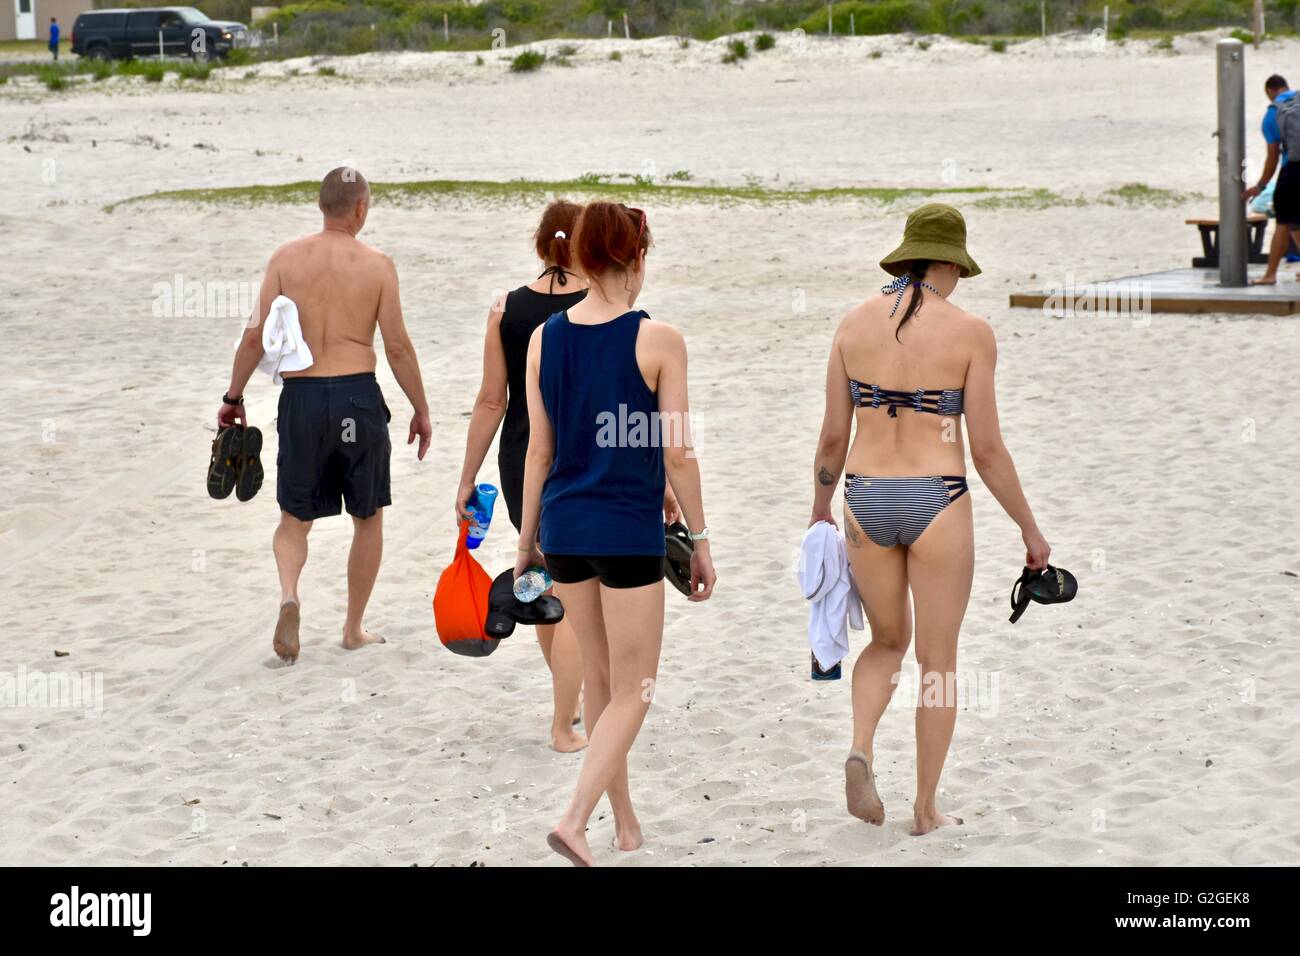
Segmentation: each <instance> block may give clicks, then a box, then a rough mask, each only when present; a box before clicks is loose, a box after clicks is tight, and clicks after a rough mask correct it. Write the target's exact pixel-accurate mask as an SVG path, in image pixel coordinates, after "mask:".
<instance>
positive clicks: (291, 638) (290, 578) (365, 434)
mask: <svg viewBox="0 0 1300 956" xmlns="http://www.w3.org/2000/svg"><path fill="white" fill-rule="evenodd" d="M320 210H321V213H322V214H323V215H324V217H325V221H324V225H323V227H322V228H321V231H320V232H318V233H315V234H314V235H310V236H303V237H302V238H301V239H295V240H293V241H292V242H289V243H286V244H285V245H283V246H281V247H280V248H279V249H277V250H276V251H275V253H274V254H273V255H272V256H271V261H270V262H269V263H268V264H267V267H266V278H265V279H264V280H263V281H262V291H261V295H260V296H259V298H258V313H257V315H256V316H254V317H253V319H252V320H250V325H249V327H248V328H247V329H245V331H244V336H243V339H242V340H241V341H240V343H239V347H238V349H237V350H236V352H235V365H234V370H233V371H232V372H231V374H230V389H229V390H228V391H227V392H226V394H225V395H224V396H222V405H221V410H220V411H218V412H217V425H218V427H219V428H224V427H226V426H229V425H233V424H235V423H236V422H238V423H240V424H246V418H245V412H244V400H243V395H244V386H245V385H246V384H247V383H248V379H249V376H250V375H252V374H253V370H254V369H256V368H257V363H258V361H259V360H260V359H261V358H262V354H263V351H264V350H263V348H262V329H261V323H262V320H263V319H264V317H265V316H266V315H267V314H268V312H269V311H270V308H271V303H272V302H273V301H274V299H275V297H276V296H278V295H285V296H288V297H289V298H290V299H292V300H293V302H294V303H295V304H296V305H297V307H298V316H299V321H300V323H301V325H302V332H303V338H304V339H305V340H306V342H307V346H308V347H309V348H310V349H311V354H312V357H313V359H314V361H313V364H312V365H311V366H309V367H308V368H306V369H303V370H302V371H299V372H285V373H283V375H284V388H283V390H282V391H281V393H280V407H279V419H278V434H279V436H280V454H279V461H278V467H277V478H276V500H277V501H278V502H279V505H280V526H279V527H278V528H276V531H275V538H274V549H275V564H276V567H277V569H278V570H279V573H280V592H281V597H280V619H279V621H278V622H277V624H276V627H275V639H274V641H273V647H274V648H275V653H276V655H277V656H278V657H279V658H280V659H281V660H282V661H284V662H285V663H286V664H292V663H294V661H296V660H297V659H298V623H299V601H298V577H299V575H300V574H301V573H302V568H303V565H304V564H306V563H307V533H308V532H309V531H311V526H312V522H313V521H315V520H316V519H317V518H324V517H326V516H329V515H336V514H338V513H339V511H340V509H341V507H342V505H343V504H345V503H346V505H347V510H348V514H350V515H351V516H352V527H353V534H352V550H351V552H350V554H349V555H348V610H347V619H346V620H345V621H344V624H343V646H344V647H346V648H348V649H349V650H355V649H356V648H358V647H363V646H365V645H366V644H373V643H383V640H384V639H383V638H382V637H380V636H379V635H377V634H371V633H369V632H368V631H366V629H365V628H364V627H362V626H361V617H362V615H363V614H364V613H365V609H366V602H367V601H369V600H370V592H371V590H372V589H373V588H374V585H375V578H376V576H377V575H378V574H379V561H380V557H381V555H382V553H383V540H384V539H383V514H384V513H383V509H384V508H386V507H387V506H388V505H389V504H391V503H392V499H391V498H390V496H389V475H388V459H389V456H390V454H391V452H392V444H391V443H390V442H389V440H388V420H389V418H391V417H392V416H391V415H390V414H389V411H388V406H387V405H386V404H385V403H384V398H383V395H381V394H380V391H379V384H378V383H377V382H376V381H375V364H376V358H375V328H376V327H378V328H379V330H380V332H382V333H383V336H384V353H385V355H386V356H387V358H388V364H389V366H390V367H391V368H392V370H393V375H394V377H395V378H396V379H397V384H398V385H400V386H401V388H402V391H403V392H405V393H406V397H407V398H408V399H409V400H410V402H411V407H412V409H413V410H414V414H413V415H412V416H411V428H410V432H409V434H408V437H407V440H406V443H407V444H408V445H409V444H411V443H412V442H414V441H415V440H416V439H417V438H418V439H419V440H420V444H419V450H418V452H417V456H418V457H419V459H420V460H421V461H423V460H424V453H425V452H426V451H428V449H429V442H430V440H431V439H432V436H433V426H432V424H431V423H430V421H429V405H428V403H427V402H426V401H425V397H424V384H423V382H422V381H421V379H420V365H419V362H418V361H417V360H416V357H415V347H414V346H413V345H412V344H411V339H410V336H409V335H407V332H406V325H405V323H404V322H403V321H402V304H401V299H400V298H399V296H398V290H397V270H396V269H395V268H394V267H393V262H392V260H391V259H389V258H388V256H386V255H384V254H383V253H381V252H379V251H377V250H375V249H372V248H370V247H369V246H367V245H365V244H364V243H362V242H359V241H358V240H357V233H359V232H360V231H361V228H362V227H363V226H364V225H365V223H366V214H367V213H368V212H369V211H370V186H369V185H368V184H367V183H366V180H365V178H364V177H363V176H362V175H361V174H360V173H359V172H357V171H356V170H354V169H349V168H347V167H340V168H338V169H335V170H333V171H332V172H331V173H330V174H329V175H328V176H326V177H325V179H324V180H323V181H322V182H321V187H320Z"/></svg>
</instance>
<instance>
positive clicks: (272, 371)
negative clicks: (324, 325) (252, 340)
mask: <svg viewBox="0 0 1300 956" xmlns="http://www.w3.org/2000/svg"><path fill="white" fill-rule="evenodd" d="M235 345H236V346H238V345H239V343H238V342H236V343H235ZM262 348H263V349H265V352H264V353H263V355H262V360H261V361H260V362H258V363H257V367H258V368H259V369H260V370H261V371H263V372H265V373H266V374H267V375H269V376H271V380H272V381H274V382H275V384H276V385H279V384H281V383H282V382H283V381H284V377H283V376H282V375H281V374H280V373H281V372H301V371H302V370H303V369H305V368H310V367H311V364H312V362H314V361H315V359H314V358H312V354H311V349H310V348H308V347H307V340H306V339H305V338H303V334H302V325H301V324H299V322H298V306H297V305H295V304H294V301H293V299H291V298H289V297H288V296H287V295H277V296H276V297H275V301H273V302H272V303H271V309H270V311H269V312H267V314H266V321H265V322H263V323H262Z"/></svg>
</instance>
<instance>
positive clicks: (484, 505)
mask: <svg viewBox="0 0 1300 956" xmlns="http://www.w3.org/2000/svg"><path fill="white" fill-rule="evenodd" d="M496 500H497V490H496V487H495V486H494V485H489V484H486V483H485V484H481V485H477V486H475V488H474V493H473V494H472V495H470V496H469V502H468V503H467V504H466V505H465V508H466V510H468V511H469V512H470V519H469V534H468V535H467V536H466V538H465V544H466V546H467V547H468V548H469V549H470V550H471V551H473V550H474V549H475V548H477V547H478V546H479V545H480V544H482V543H483V539H484V538H485V537H487V533H488V525H490V524H491V523H492V506H493V505H495V504H496Z"/></svg>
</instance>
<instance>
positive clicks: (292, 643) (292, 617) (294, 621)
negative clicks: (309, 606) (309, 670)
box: [271, 601, 302, 664]
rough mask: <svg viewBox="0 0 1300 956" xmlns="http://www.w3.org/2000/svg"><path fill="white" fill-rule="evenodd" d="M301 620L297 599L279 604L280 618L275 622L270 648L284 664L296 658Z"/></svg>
mask: <svg viewBox="0 0 1300 956" xmlns="http://www.w3.org/2000/svg"><path fill="white" fill-rule="evenodd" d="M301 621H302V615H301V613H300V611H299V608H298V602H297V601H285V602H284V603H283V604H281V605H280V619H279V620H278V621H276V622H275V637H274V638H273V639H272V640H271V648H272V650H274V651H275V656H276V657H278V658H280V660H282V661H284V662H285V663H286V664H293V663H294V662H295V661H297V660H298V625H299V624H300V623H301Z"/></svg>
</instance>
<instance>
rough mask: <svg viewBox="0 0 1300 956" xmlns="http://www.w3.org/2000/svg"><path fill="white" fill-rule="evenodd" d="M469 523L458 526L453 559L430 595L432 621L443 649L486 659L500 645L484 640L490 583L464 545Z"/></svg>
mask: <svg viewBox="0 0 1300 956" xmlns="http://www.w3.org/2000/svg"><path fill="white" fill-rule="evenodd" d="M468 534H469V522H468V521H462V522H461V523H460V537H459V539H458V540H457V541H456V556H455V557H454V558H452V559H451V564H449V565H447V567H446V569H445V570H444V571H443V572H442V575H441V576H440V577H439V578H438V587H437V590H435V591H434V592H433V620H434V624H435V626H436V627H437V629H438V639H439V640H441V641H442V645H443V647H445V648H447V650H449V651H452V652H453V653H455V654H464V655H465V656H466V657H487V656H488V655H489V654H491V653H492V652H493V651H495V650H496V649H497V645H498V644H500V643H501V642H500V641H499V640H498V639H497V638H495V637H488V635H487V631H486V630H485V629H484V624H485V623H486V621H487V615H488V592H489V591H491V590H492V579H491V578H490V577H488V573H487V572H486V571H484V570H483V567H482V565H480V564H479V563H478V562H477V561H475V560H474V556H473V555H472V554H470V553H469V546H468V545H467V544H466V543H465V539H466V536H467V535H468Z"/></svg>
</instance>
